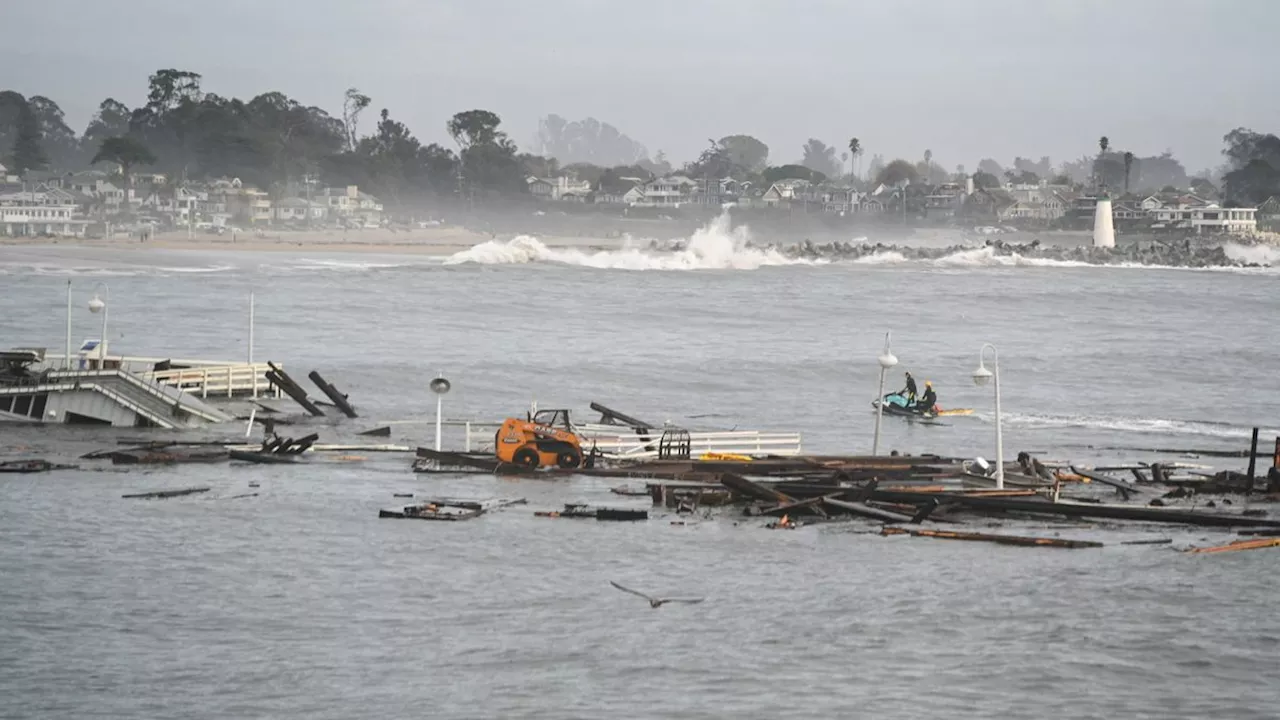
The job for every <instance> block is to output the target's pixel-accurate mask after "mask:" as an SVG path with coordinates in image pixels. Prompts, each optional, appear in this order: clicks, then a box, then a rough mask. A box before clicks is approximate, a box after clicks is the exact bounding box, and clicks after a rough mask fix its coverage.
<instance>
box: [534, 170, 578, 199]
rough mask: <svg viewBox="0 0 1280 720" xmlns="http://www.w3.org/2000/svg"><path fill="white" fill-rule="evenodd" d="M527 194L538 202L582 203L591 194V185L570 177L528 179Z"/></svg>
mask: <svg viewBox="0 0 1280 720" xmlns="http://www.w3.org/2000/svg"><path fill="white" fill-rule="evenodd" d="M526 182H528V184H529V194H530V195H532V196H533V197H534V198H536V199H538V200H564V201H567V202H582V201H583V200H585V199H586V197H587V196H589V195H590V194H591V183H589V182H586V181H585V180H582V181H579V180H576V179H574V178H570V177H564V176H561V177H554V178H539V177H530V178H528V179H527V180H526Z"/></svg>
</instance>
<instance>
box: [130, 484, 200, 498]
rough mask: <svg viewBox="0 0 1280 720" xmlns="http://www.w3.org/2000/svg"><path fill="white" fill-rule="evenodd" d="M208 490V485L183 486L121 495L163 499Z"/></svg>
mask: <svg viewBox="0 0 1280 720" xmlns="http://www.w3.org/2000/svg"><path fill="white" fill-rule="evenodd" d="M206 492H209V487H208V486H207V485H206V486H202V487H190V488H182V489H180V490H153V491H151V492H144V493H133V494H130V495H121V496H120V497H122V498H126V499H147V500H154V499H162V498H174V497H182V496H183V495H196V494H198V493H206Z"/></svg>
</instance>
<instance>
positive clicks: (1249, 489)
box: [1244, 428, 1258, 496]
mask: <svg viewBox="0 0 1280 720" xmlns="http://www.w3.org/2000/svg"><path fill="white" fill-rule="evenodd" d="M1257 471H1258V428H1254V429H1253V439H1252V440H1251V441H1250V442H1249V484H1248V485H1246V486H1245V488H1244V494H1245V495H1246V496H1247V495H1251V494H1252V493H1253V478H1254V476H1255V475H1256V473H1257Z"/></svg>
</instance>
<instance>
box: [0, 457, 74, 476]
mask: <svg viewBox="0 0 1280 720" xmlns="http://www.w3.org/2000/svg"><path fill="white" fill-rule="evenodd" d="M78 468H79V466H78V465H58V464H56V463H51V462H49V461H48V460H44V459H41V458H36V459H33V460H8V461H5V462H0V473H38V472H49V471H50V470H76V469H78Z"/></svg>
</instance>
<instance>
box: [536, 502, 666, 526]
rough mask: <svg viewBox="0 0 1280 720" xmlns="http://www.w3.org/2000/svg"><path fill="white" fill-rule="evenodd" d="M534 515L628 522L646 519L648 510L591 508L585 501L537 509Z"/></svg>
mask: <svg viewBox="0 0 1280 720" xmlns="http://www.w3.org/2000/svg"><path fill="white" fill-rule="evenodd" d="M534 516H535V517H547V518H588V519H591V518H594V519H596V520H610V521H618V522H629V521H634V520H648V519H649V511H648V510H643V509H640V510H636V509H630V508H593V507H591V506H589V505H587V504H585V503H565V506H564V510H539V511H536V512H534Z"/></svg>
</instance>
